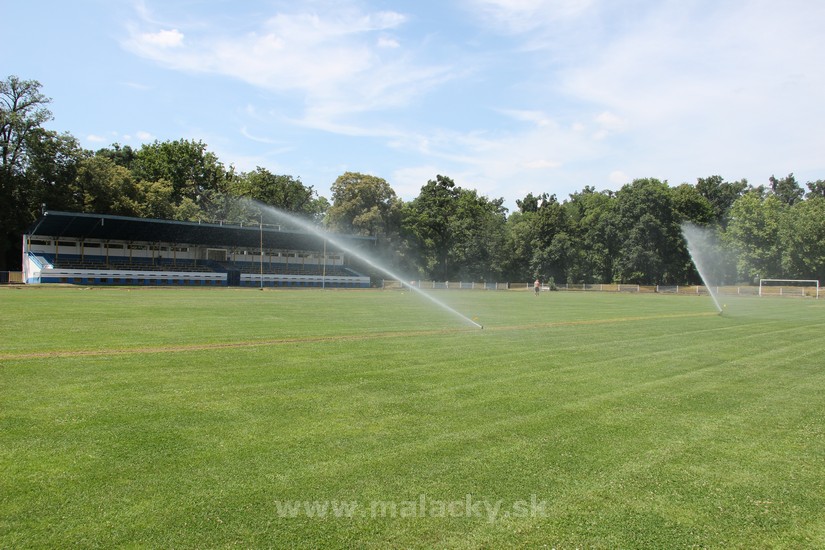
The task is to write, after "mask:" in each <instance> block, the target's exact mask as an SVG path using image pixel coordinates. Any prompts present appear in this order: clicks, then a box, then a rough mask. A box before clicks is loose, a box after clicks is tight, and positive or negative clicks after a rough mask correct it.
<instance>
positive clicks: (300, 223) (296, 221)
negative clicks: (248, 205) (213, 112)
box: [254, 202, 484, 329]
mask: <svg viewBox="0 0 825 550" xmlns="http://www.w3.org/2000/svg"><path fill="white" fill-rule="evenodd" d="M254 204H255V208H260V209H261V210H262V211H265V212H268V213H270V214H271V215H272V216H274V217H276V218H279V219H282V220H286V221H288V222H289V223H290V224H292V225H295V226H297V227H300V228H301V229H303V230H305V231H308V232H310V233H312V234H314V235H316V236H317V237H319V238H321V239H322V240H323V241H324V249H325V250H326V245H327V243H329V244H331V245H333V246H335V247H336V248H338V249H339V250H342V251H344V252H346V253H347V254H350V255H352V256H354V257H356V258H358V259H359V260H361V261H362V262H364V263H366V264H367V265H369V266H370V267H373V268H375V269H376V270H378V271H380V272H381V273H383V274H385V275H387V276H388V277H389V278H390V279H395V280H397V281H399V282H400V283H401V284H402V285H403V286H404V287H406V288H408V289H410V290H411V291H413V292H415V293H416V294H418V295H419V296H423V297H424V298H426V299H427V300H429V301H431V302H432V303H434V304H435V305H437V306H438V307H440V308H442V309H444V310H445V311H448V312H450V313H451V314H453V315H455V316H457V317H459V318H460V319H461V320H462V321H464V322H465V323H467V324H470V325H473V326H475V327H477V328H480V329H483V328H484V326H482V325H480V324H479V323H476V322H475V321H473V320H472V319H470V318H469V317H467V316H466V315H464V314H462V313H460V312H458V311H456V310H455V309H453V308H451V307H450V306H448V305H447V304H445V303H444V302H442V301H441V300H439V299H437V298H435V297H434V296H432V295H430V294H428V293H426V292H424V291H423V290H421V289H420V288H418V287H416V286H414V285H411V284H409V283H407V282H405V281H404V279H403V278H402V277H400V276H399V275H397V274H395V273H393V272H392V271H390V270H389V269H387V268H385V267H384V266H382V265H380V264H379V263H377V262H376V261H375V260H373V259H371V258H370V257H369V256H367V255H365V254H364V253H363V252H360V251H358V250H355V249H353V248H352V247H349V246H347V245H345V244H343V243H342V242H341V241H339V240H337V239H336V238H335V237H334V236H332V235H331V234H330V233H327V232H326V231H323V230H321V229H318V228H317V227H315V226H314V225H313V224H311V223H309V222H307V221H305V220H302V219H300V218H298V217H296V216H293V215H291V214H288V213H286V212H284V211H282V210H279V209H277V208H274V207H272V206H267V205H265V204H262V203H258V202H255V203H254Z"/></svg>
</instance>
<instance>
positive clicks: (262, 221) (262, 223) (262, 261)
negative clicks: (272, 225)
mask: <svg viewBox="0 0 825 550" xmlns="http://www.w3.org/2000/svg"><path fill="white" fill-rule="evenodd" d="M263 289H264V211H263V210H261V290H263Z"/></svg>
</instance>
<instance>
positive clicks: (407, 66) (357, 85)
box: [124, 6, 450, 128]
mask: <svg viewBox="0 0 825 550" xmlns="http://www.w3.org/2000/svg"><path fill="white" fill-rule="evenodd" d="M299 9H300V8H299ZM406 21H407V16H406V15H404V14H401V13H397V12H392V11H377V12H363V11H358V10H356V9H353V8H352V7H348V6H343V7H339V8H338V9H333V8H331V7H330V8H329V9H326V10H324V11H323V12H320V11H319V12H317V13H316V12H311V11H303V12H290V13H287V12H280V13H276V14H275V15H273V16H271V17H269V18H267V19H265V20H264V21H262V22H261V23H258V24H257V26H256V27H255V28H254V30H251V31H249V32H246V33H244V34H232V33H231V32H229V31H223V30H220V29H208V28H201V27H195V28H194V29H193V30H187V36H186V43H185V44H184V42H183V34H182V33H180V32H177V31H176V34H174V35H171V34H169V31H160V32H156V33H147V32H139V31H136V30H133V32H132V33H131V34H130V36H129V38H128V39H127V40H125V41H124V47H126V48H127V49H129V50H130V51H132V52H134V53H135V54H137V55H139V56H142V57H145V58H148V59H152V60H154V61H157V62H158V63H160V64H162V65H164V66H166V67H169V68H172V69H175V70H181V71H187V72H202V73H213V74H219V75H223V76H228V77H232V78H236V79H239V80H241V81H243V82H246V83H248V84H250V85H253V86H256V87H259V88H263V89H266V90H270V91H275V92H281V93H289V94H297V95H298V96H301V97H303V100H304V104H305V106H306V112H305V113H304V114H303V115H302V116H300V117H294V120H296V121H298V120H300V121H303V122H304V123H305V124H306V125H308V126H312V127H316V128H324V127H326V126H330V127H335V126H336V125H341V124H343V125H344V126H346V123H343V122H342V121H341V118H342V117H346V116H347V115H351V114H353V113H361V112H365V111H374V110H381V109H387V108H393V107H397V106H401V105H405V104H406V103H408V102H409V101H410V100H411V99H412V98H413V97H416V96H418V95H420V94H423V93H426V92H427V91H428V90H429V89H431V88H432V87H433V86H435V85H437V84H438V83H440V82H443V81H444V80H445V79H448V78H450V68H449V67H448V66H446V65H427V64H419V63H418V62H416V60H415V52H411V51H408V50H406V49H404V48H401V45H400V42H398V41H397V40H396V39H394V38H391V37H390V36H389V35H388V34H387V32H388V31H391V30H394V29H397V28H398V27H400V26H401V25H403V24H404V23H405V22H406ZM172 45H175V46H177V47H174V48H172V47H169V46H172Z"/></svg>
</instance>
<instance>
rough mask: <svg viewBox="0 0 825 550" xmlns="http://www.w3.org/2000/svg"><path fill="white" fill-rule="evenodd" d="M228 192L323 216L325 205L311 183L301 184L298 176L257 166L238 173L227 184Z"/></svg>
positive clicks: (290, 210) (304, 214) (302, 213)
mask: <svg viewBox="0 0 825 550" xmlns="http://www.w3.org/2000/svg"><path fill="white" fill-rule="evenodd" d="M230 193H231V194H233V195H235V196H238V197H243V198H246V199H252V200H254V201H258V202H260V203H263V204H264V205H266V206H272V207H274V208H277V209H279V210H283V211H284V212H287V213H289V214H295V215H298V216H301V217H304V218H309V219H313V220H316V219H318V218H319V217H320V216H321V215H323V212H324V210H325V208H326V202H325V201H319V199H318V194H317V193H316V192H315V190H314V189H313V188H312V186H311V185H304V184H303V183H302V182H301V179H300V178H293V177H292V176H286V175H276V174H273V173H272V172H270V171H269V170H267V169H266V168H261V167H260V166H259V167H257V168H255V170H253V171H252V172H248V173H243V174H241V175H240V176H238V177H237V178H236V179H235V180H234V181H233V182H232V184H231V186H230Z"/></svg>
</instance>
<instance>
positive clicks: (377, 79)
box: [0, 0, 825, 209]
mask: <svg viewBox="0 0 825 550" xmlns="http://www.w3.org/2000/svg"><path fill="white" fill-rule="evenodd" d="M3 12H4V19H5V20H6V22H7V23H8V22H11V23H12V24H11V25H7V26H6V29H5V30H4V38H5V40H4V44H5V48H6V53H4V55H3V56H2V58H0V59H1V60H2V61H0V65H2V71H0V72H2V73H3V74H2V77H5V76H8V75H11V74H14V75H17V76H19V77H21V78H25V79H35V80H38V81H40V82H41V84H42V85H43V88H42V89H43V92H44V93H45V94H46V95H48V96H49V97H51V98H52V99H53V103H52V105H51V109H52V111H53V113H54V115H55V119H54V121H53V122H51V123H50V128H53V129H55V130H58V131H66V132H70V133H71V134H73V135H74V136H76V137H77V138H78V139H79V140H80V141H81V144H82V145H83V146H84V147H86V148H88V149H99V148H101V147H106V146H109V145H111V144H112V143H115V142H117V143H121V144H128V145H131V146H133V147H139V146H140V145H141V143H146V142H152V141H154V140H156V139H157V140H162V141H163V140H173V139H180V138H186V139H195V140H202V141H204V142H205V143H206V144H207V145H208V148H209V150H210V151H212V152H214V153H215V154H217V155H218V157H219V158H220V159H221V160H222V161H223V162H224V163H226V164H232V165H234V166H235V167H236V168H237V169H239V170H244V171H247V170H252V169H254V168H255V167H256V166H261V167H264V168H267V169H268V170H270V171H271V172H274V173H277V174H289V175H292V176H294V177H299V178H300V179H301V180H302V181H303V182H304V184H306V185H312V186H313V187H314V188H315V189H316V190H317V191H318V192H319V193H320V194H321V195H324V196H326V197H328V198H329V197H330V193H329V186H330V184H331V183H332V182H333V181H334V180H335V178H336V177H337V176H339V175H340V174H342V173H343V172H345V171H357V172H363V173H368V174H372V175H376V176H379V177H382V178H384V179H386V180H387V181H388V182H389V183H390V185H392V187H393V188H394V189H395V191H396V192H397V193H398V194H399V195H400V196H401V197H402V198H404V199H405V200H410V199H412V198H414V197H415V196H416V195H417V194H418V191H419V189H420V188H421V186H422V185H424V184H425V183H426V182H427V180H429V179H434V178H435V176H436V174H443V175H447V176H450V177H451V178H453V179H454V180H455V181H456V183H457V184H458V185H460V186H462V187H465V188H474V189H477V190H478V191H479V192H480V193H481V194H484V195H487V196H488V197H491V198H496V197H503V198H504V199H505V203H506V205H507V206H509V207H510V208H511V209H513V208H515V200H516V199H519V198H521V197H523V196H525V195H526V194H527V193H529V192H532V193H543V192H547V193H555V194H556V195H557V196H558V197H559V198H560V199H565V198H567V196H568V195H569V193H572V192H575V191H578V190H581V189H582V188H583V187H584V186H585V185H592V186H594V187H595V188H596V189H597V190H602V189H618V188H619V187H621V185H622V184H624V183H627V182H629V181H631V180H632V179H634V178H640V177H655V178H659V179H662V180H667V181H668V182H669V183H670V184H671V185H677V184H679V183H682V182H690V183H695V181H696V178H697V177H705V176H710V175H714V174H719V175H721V176H723V177H724V178H726V179H728V180H730V181H733V180H738V179H741V178H747V179H748V181H749V182H750V183H752V184H764V183H767V180H768V178H769V177H770V176H771V175H772V174H776V175H777V176H784V175H787V174H788V173H790V172H794V173H795V175H796V177H797V179H798V180H799V181H800V182H802V183H803V184H804V183H805V182H806V181H809V180H815V179H823V178H825V131H823V128H825V101H824V100H825V71H823V70H822V66H823V62H822V56H823V55H824V54H823V52H825V32H823V30H822V29H823V28H825V2H820V1H818V0H783V1H781V2H778V1H776V0H770V1H765V0H715V1H705V0H677V1H667V0H659V1H653V0H621V1H620V0H440V1H426V0H424V1H419V2H401V1H393V0H333V1H328V0H318V1H315V0H309V1H304V2H302V1H296V0H291V1H285V2H282V1H276V0H268V1H265V0H211V1H206V0H202V1H201V0H177V1H176V0H165V1H162V0H135V1H125V0H124V1H116V0H76V1H72V2H66V1H64V0H49V1H32V2H9V3H7V4H6V5H5V6H4V8H3Z"/></svg>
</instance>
